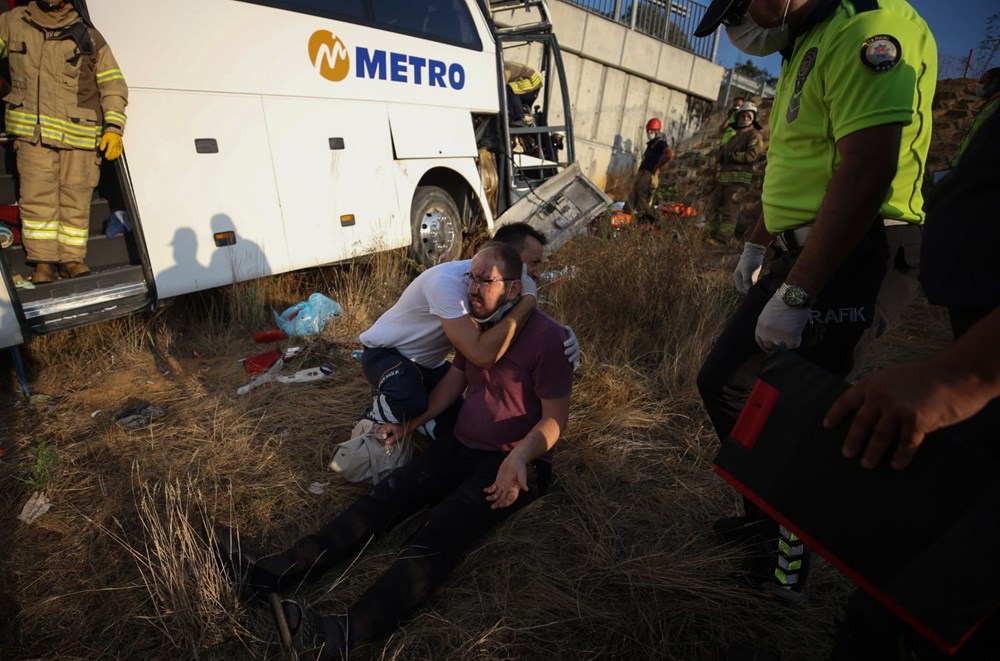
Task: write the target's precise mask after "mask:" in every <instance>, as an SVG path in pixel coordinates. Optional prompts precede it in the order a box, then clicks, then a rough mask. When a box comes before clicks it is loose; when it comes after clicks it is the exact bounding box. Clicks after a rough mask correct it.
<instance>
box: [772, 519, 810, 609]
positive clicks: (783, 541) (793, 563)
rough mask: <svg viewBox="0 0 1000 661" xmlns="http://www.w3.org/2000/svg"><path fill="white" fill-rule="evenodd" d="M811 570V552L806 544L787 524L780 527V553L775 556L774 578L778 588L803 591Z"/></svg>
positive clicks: (790, 591) (791, 591)
mask: <svg viewBox="0 0 1000 661" xmlns="http://www.w3.org/2000/svg"><path fill="white" fill-rule="evenodd" d="M808 572H809V554H808V551H807V550H806V545H805V544H803V543H802V540H801V539H799V537H798V536H797V535H796V534H795V533H793V532H792V531H790V530H789V529H788V528H786V527H785V526H779V527H778V553H777V556H776V558H775V566H774V579H775V580H776V581H777V585H778V588H779V589H781V590H786V591H788V592H789V593H801V592H802V590H803V588H804V587H805V583H806V575H807V574H808Z"/></svg>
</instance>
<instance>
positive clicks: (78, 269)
mask: <svg viewBox="0 0 1000 661" xmlns="http://www.w3.org/2000/svg"><path fill="white" fill-rule="evenodd" d="M62 270H63V272H64V273H65V274H66V275H67V276H68V277H70V278H79V277H80V276H83V275H90V267H89V266H87V265H86V264H84V263H83V262H66V263H65V264H63V265H62Z"/></svg>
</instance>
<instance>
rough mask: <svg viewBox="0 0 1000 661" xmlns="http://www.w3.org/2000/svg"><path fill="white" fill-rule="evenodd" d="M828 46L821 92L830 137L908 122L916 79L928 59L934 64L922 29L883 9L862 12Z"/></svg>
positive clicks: (931, 46) (931, 40) (926, 33)
mask: <svg viewBox="0 0 1000 661" xmlns="http://www.w3.org/2000/svg"><path fill="white" fill-rule="evenodd" d="M827 48H828V49H829V52H828V53H827V54H826V57H822V62H823V63H824V64H823V66H824V67H825V72H824V76H823V78H824V82H825V90H824V95H825V97H826V101H827V103H828V107H829V108H830V124H831V127H830V128H831V130H832V133H833V138H834V140H840V139H841V138H843V137H844V136H847V135H850V134H851V133H855V132H857V131H860V130H863V129H866V128H871V127H873V126H882V125H885V124H895V123H900V124H903V125H907V124H909V123H910V122H912V121H913V115H914V107H915V106H916V104H917V102H918V99H917V98H916V96H917V94H918V90H917V79H918V77H920V76H923V75H924V74H925V72H924V71H922V69H924V68H925V67H927V66H928V61H931V62H933V63H934V64H933V66H936V62H937V50H936V47H935V45H934V38H933V37H932V36H931V34H930V32H929V31H928V30H927V29H926V28H925V27H923V26H921V25H919V24H917V23H914V22H913V21H911V20H909V19H907V18H906V17H904V16H901V15H900V14H897V13H895V12H891V11H889V10H885V9H879V10H873V11H867V12H862V13H860V14H858V15H856V16H854V17H853V18H851V19H850V20H849V21H847V22H846V23H845V24H844V25H843V26H842V27H841V28H840V30H839V31H838V33H837V34H835V35H834V36H833V39H832V40H831V42H830V44H829V46H828V47H827Z"/></svg>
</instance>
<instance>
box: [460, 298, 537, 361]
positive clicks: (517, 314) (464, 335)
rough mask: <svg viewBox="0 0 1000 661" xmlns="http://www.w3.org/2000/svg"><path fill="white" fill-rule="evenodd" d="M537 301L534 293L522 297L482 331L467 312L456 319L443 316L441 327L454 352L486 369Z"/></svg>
mask: <svg viewBox="0 0 1000 661" xmlns="http://www.w3.org/2000/svg"><path fill="white" fill-rule="evenodd" d="M537 304H538V302H537V301H536V300H535V297H534V296H522V297H521V300H520V301H518V302H517V305H515V306H514V307H513V308H511V310H510V312H508V313H507V314H506V315H505V316H504V318H503V319H501V320H500V321H499V322H497V324H496V325H495V326H493V328H491V329H489V330H488V331H486V332H485V333H484V332H482V331H480V330H479V324H477V323H476V322H475V320H474V319H473V318H472V317H470V316H468V315H465V316H463V317H458V318H457V319H442V320H441V327H442V328H443V329H444V334H445V335H447V336H448V340H449V341H450V342H451V344H452V346H454V347H455V350H456V351H458V352H459V353H460V354H462V355H463V356H465V359H466V360H468V361H469V362H470V363H472V364H473V365H475V366H476V367H479V368H481V369H484V370H488V369H489V368H491V367H493V365H495V364H496V362H497V361H498V360H500V358H501V357H502V356H503V355H504V353H505V352H506V351H507V348H508V347H509V346H510V344H511V342H513V341H514V338H515V337H517V334H518V333H520V332H521V329H522V328H524V322H526V321H527V320H528V317H530V316H531V313H532V312H533V311H534V309H535V306H536V305H537Z"/></svg>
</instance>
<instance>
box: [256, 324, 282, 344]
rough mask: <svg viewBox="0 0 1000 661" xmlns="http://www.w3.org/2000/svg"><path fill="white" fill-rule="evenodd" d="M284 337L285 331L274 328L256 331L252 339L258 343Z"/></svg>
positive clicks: (275, 340)
mask: <svg viewBox="0 0 1000 661" xmlns="http://www.w3.org/2000/svg"><path fill="white" fill-rule="evenodd" d="M283 339H285V333H284V331H282V330H281V329H280V328H275V329H274V330H266V331H258V332H256V333H255V334H254V336H253V341H254V342H257V343H258V344H266V343H267V342H280V341H281V340H283Z"/></svg>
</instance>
